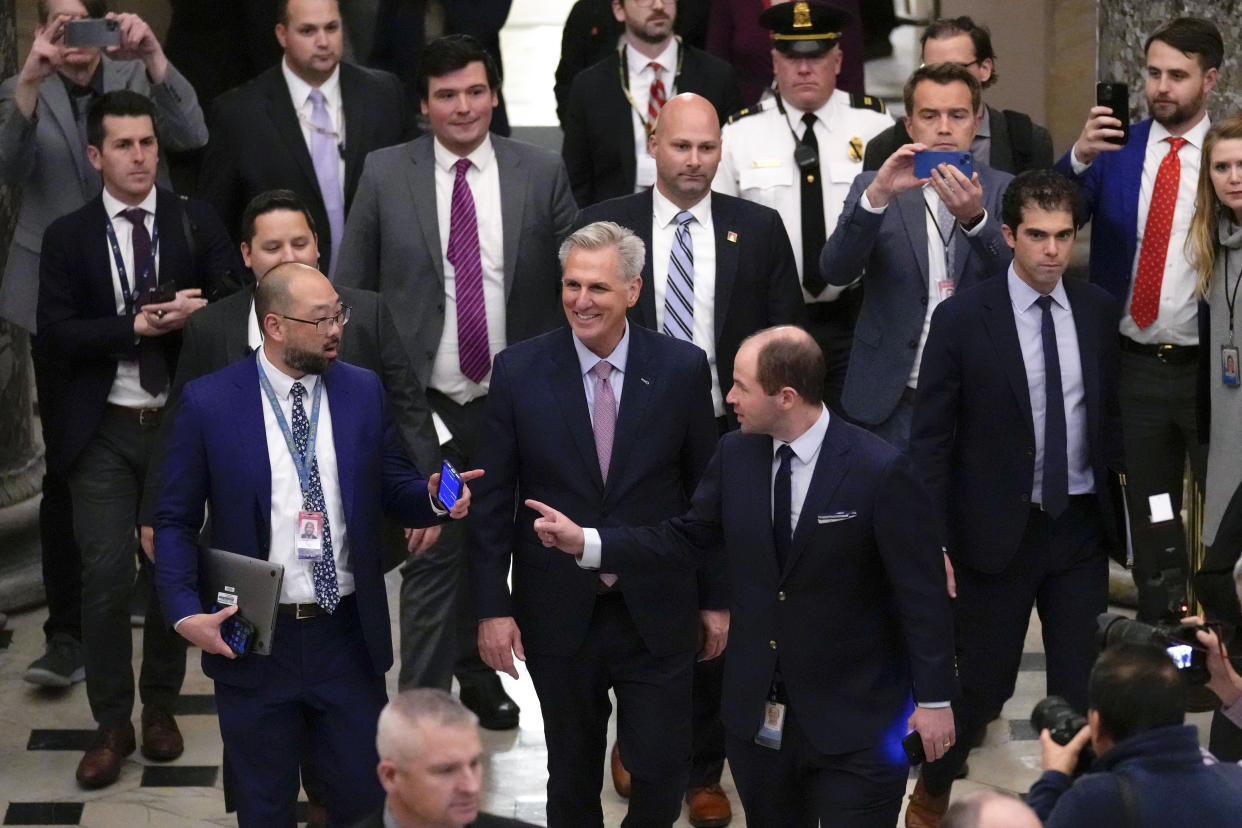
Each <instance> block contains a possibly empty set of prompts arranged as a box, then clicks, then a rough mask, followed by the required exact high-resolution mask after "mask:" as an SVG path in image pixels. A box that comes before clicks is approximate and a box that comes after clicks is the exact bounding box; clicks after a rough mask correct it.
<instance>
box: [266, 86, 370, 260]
mask: <svg viewBox="0 0 1242 828" xmlns="http://www.w3.org/2000/svg"><path fill="white" fill-rule="evenodd" d="M265 85H266V87H267V89H266V95H267V116H268V118H269V119H270V120H271V122H272V127H273V129H275V131H276V135H277V136H279V138H280V139H281V141H282V142H283V143H284V145H285V152H287V153H289V154H290V155H292V156H293V160H294V161H296V162H297V165H298V168H299V169H300V170H301V171H302V175H303V176H304V177H305V179H306V181H307V182H308V183H310V184H312V185H314V186H313V188H312V192H315V193H318V192H319V178H318V176H316V175H315V164H314V162H312V161H311V157H310V150H309V149H307V148H306V139H305V138H304V137H303V135H302V125H301V124H300V123H299V122H298V113H297V112H296V111H295V110H294V109H293V100H292V99H291V98H290V97H289V87H288V86H286V85H285V80H284V76H283V75H281V73H280V67H279V66H278V67H276V68H275V69H271V70H269V71H268V74H267V76H266V84H265ZM353 143H355V144H356V143H358V142H353ZM320 200H321V201H322V197H321V199H320ZM333 252H334V253H335V251H333Z"/></svg>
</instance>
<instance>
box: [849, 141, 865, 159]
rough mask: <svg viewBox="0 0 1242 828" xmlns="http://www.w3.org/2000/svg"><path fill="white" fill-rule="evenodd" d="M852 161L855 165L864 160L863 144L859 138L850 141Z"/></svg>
mask: <svg viewBox="0 0 1242 828" xmlns="http://www.w3.org/2000/svg"><path fill="white" fill-rule="evenodd" d="M850 160H851V161H853V162H854V163H855V164H858V163H860V162H861V161H862V160H863V142H862V139H861V138H859V137H857V136H855V137H853V138H851V139H850Z"/></svg>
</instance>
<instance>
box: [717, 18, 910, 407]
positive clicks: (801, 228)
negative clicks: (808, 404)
mask: <svg viewBox="0 0 1242 828" xmlns="http://www.w3.org/2000/svg"><path fill="white" fill-rule="evenodd" d="M850 22H851V18H850V15H849V14H848V13H847V12H845V11H842V10H841V9H838V8H836V7H835V6H831V5H828V4H827V3H819V2H801V0H799V2H795V3H778V4H774V5H772V6H771V7H770V8H768V9H766V10H765V11H764V12H763V13H762V14H761V15H759V23H760V25H762V26H764V27H766V28H768V29H770V30H771V31H772V74H773V76H774V77H775V89H774V90H773V93H774V94H773V95H772V96H771V97H769V98H767V99H765V100H764V101H762V102H761V103H760V104H758V105H757V106H754V107H751V108H750V109H743V110H742V111H741V112H739V113H737V115H735V116H734V117H732V118H730V119H729V123H728V124H727V125H726V126H725V128H724V132H723V133H722V141H723V145H724V157H723V158H722V160H721V162H720V168H719V170H718V172H717V173H716V180H715V183H714V184H713V185H712V186H713V188H714V189H715V190H717V191H718V192H722V193H726V194H728V195H735V196H741V197H742V198H744V199H747V200H748V201H756V202H758V203H760V204H764V205H767V206H768V207H772V208H773V209H775V210H776V211H777V212H778V213H780V215H781V218H782V219H783V220H784V222H785V229H786V230H787V231H788V232H789V240H790V242H791V243H792V244H793V250H794V258H795V260H796V261H797V265H798V276H799V278H800V279H801V281H802V291H803V298H804V299H805V300H806V302H807V311H808V314H807V315H808V317H809V324H808V330H809V331H810V332H811V334H812V336H814V337H815V339H816V341H817V342H818V343H819V345H820V347H821V348H822V349H823V351H824V356H825V359H826V362H827V367H828V376H827V387H826V388H825V401H826V402H827V403H828V405H829V407H830V408H832V409H833V410H834V411H837V410H840V396H841V387H842V384H843V383H844V381H845V368H846V365H847V363H848V362H849V355H850V343H851V341H852V339H853V330H854V320H855V319H856V318H857V312H858V304H859V298H860V297H859V291H857V290H855V289H851V290H846V291H845V292H846V295H845V296H844V297H842V298H841V299H840V300H839V301H834V300H837V297H838V296H840V295H841V293H842V290H843V289H842V288H836V287H831V286H828V285H827V284H826V283H825V281H824V279H823V278H822V277H821V276H820V273H819V253H820V250H821V249H822V248H823V246H824V240H825V239H826V238H827V236H828V230H829V229H830V228H832V227H834V226H835V225H836V223H837V215H838V214H839V213H840V212H841V205H842V203H844V201H845V196H846V194H847V193H848V192H849V189H850V184H851V183H852V182H853V181H854V176H855V175H857V174H858V173H859V172H861V171H862V168H863V166H862V161H863V151H864V148H865V147H866V145H867V141H869V140H870V139H871V138H872V136H874V135H877V134H879V133H880V132H883V131H884V130H885V129H888V128H889V127H890V126H892V125H893V119H892V118H890V117H889V116H888V115H886V114H884V104H883V102H882V101H880V100H879V99H877V98H872V97H871V96H869V95H851V94H849V93H848V92H845V91H843V90H840V89H837V74H838V73H839V72H840V71H841V60H842V51H841V32H842V29H844V28H845V26H846V24H848V23H850Z"/></svg>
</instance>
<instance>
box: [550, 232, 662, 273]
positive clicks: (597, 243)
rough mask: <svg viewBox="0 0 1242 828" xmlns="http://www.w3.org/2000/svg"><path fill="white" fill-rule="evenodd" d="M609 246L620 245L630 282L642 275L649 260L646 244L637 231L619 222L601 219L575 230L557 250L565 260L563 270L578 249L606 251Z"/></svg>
mask: <svg viewBox="0 0 1242 828" xmlns="http://www.w3.org/2000/svg"><path fill="white" fill-rule="evenodd" d="M606 247H614V248H616V250H617V258H618V259H619V260H620V261H619V264H620V266H621V277H622V278H623V279H625V281H626V282H627V283H628V282H632V281H634V279H636V278H637V277H638V276H639V275H641V274H642V272H643V264H645V263H646V260H647V247H646V245H644V244H643V240H642V239H640V238H639V237H638V236H636V235H634V231H633V230H630V229H629V228H628V227H622V226H621V225H619V224H617V223H616V222H615V221H597V222H595V223H594V224H588V225H587V226H586V227H581V228H579V229H577V230H575V231H574V232H573V233H571V234H570V235H569V238H567V239H565V241H564V242H562V243H561V249H560V250H559V251H558V252H557V256H559V257H560V260H561V270H564V269H565V260H566V259H568V258H569V254H570V253H572V252H573V251H574V250H577V249H579V248H581V249H582V250H602V249H604V248H606Z"/></svg>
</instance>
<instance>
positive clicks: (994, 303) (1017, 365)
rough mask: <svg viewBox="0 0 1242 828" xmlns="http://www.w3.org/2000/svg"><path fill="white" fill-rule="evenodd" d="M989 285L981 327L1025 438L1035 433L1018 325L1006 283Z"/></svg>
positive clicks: (1002, 280) (1005, 280) (1003, 279)
mask: <svg viewBox="0 0 1242 828" xmlns="http://www.w3.org/2000/svg"><path fill="white" fill-rule="evenodd" d="M985 284H988V285H989V287H988V288H982V287H981V288H980V289H985V290H987V294H986V295H985V297H984V299H983V309H984V313H983V324H984V327H985V328H987V331H988V336H989V338H990V339H991V341H992V349H993V352H994V353H995V354H996V355H997V357H998V358H999V359H1000V363H1001V365H1002V366H1004V371H1005V376H1006V377H1008V378H1009V387H1010V390H1012V391H1013V396H1014V399H1015V400H1016V401H1017V403H1018V410H1019V411H1021V412H1022V422H1023V423H1024V424H1025V425H1026V430H1027V433H1028V434H1031V435H1033V434H1034V433H1035V419H1034V416H1033V415H1032V414H1031V389H1030V386H1029V385H1028V384H1027V377H1026V363H1025V362H1024V361H1023V359H1022V345H1021V343H1019V342H1018V324H1017V322H1015V321H1014V318H1013V303H1012V300H1011V299H1010V297H1009V279H1008V277H1007V276H999V275H998V276H996V277H995V278H994V279H992V280H991V282H988V283H985Z"/></svg>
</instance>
